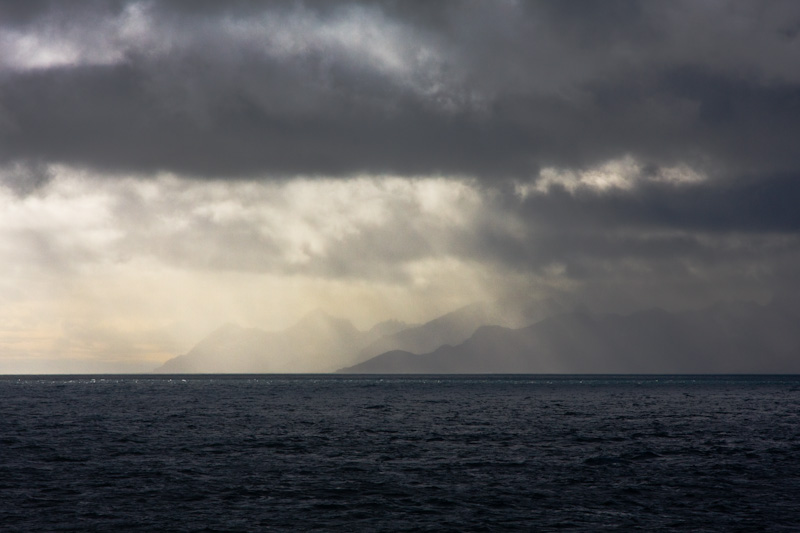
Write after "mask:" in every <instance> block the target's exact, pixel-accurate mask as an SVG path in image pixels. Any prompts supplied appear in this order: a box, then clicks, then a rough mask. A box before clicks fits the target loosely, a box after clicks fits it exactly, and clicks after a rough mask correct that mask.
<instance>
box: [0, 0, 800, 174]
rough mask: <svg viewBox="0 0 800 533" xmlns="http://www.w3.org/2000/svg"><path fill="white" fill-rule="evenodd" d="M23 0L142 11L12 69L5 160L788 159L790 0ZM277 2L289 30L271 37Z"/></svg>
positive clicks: (261, 163) (28, 28) (313, 169)
mask: <svg viewBox="0 0 800 533" xmlns="http://www.w3.org/2000/svg"><path fill="white" fill-rule="evenodd" d="M17 4H18V3H16V2H8V3H4V4H3V6H2V8H0V9H2V12H3V14H4V18H3V22H2V23H1V24H2V28H3V29H5V30H7V31H22V32H27V33H29V34H34V35H38V36H39V37H40V38H41V39H42V40H47V39H48V38H52V33H53V31H52V28H51V27H50V26H47V24H48V23H49V22H48V21H51V22H52V20H56V21H58V24H60V26H58V25H57V26H56V27H57V28H58V27H63V26H64V24H67V26H69V24H71V25H72V26H70V27H72V28H73V29H74V28H78V29H81V28H83V29H85V30H86V33H91V32H92V31H93V26H92V24H93V23H94V22H96V21H97V20H98V19H104V18H105V19H109V20H111V19H113V18H114V17H115V16H116V17H117V19H119V18H120V17H122V18H123V19H124V16H125V14H126V13H127V14H128V15H130V13H132V12H135V9H134V8H136V7H137V6H138V7H140V8H141V9H140V11H141V12H143V13H145V14H146V29H145V30H141V29H140V31H139V33H132V34H130V35H129V36H127V37H125V35H123V34H124V32H118V33H121V35H122V36H120V35H116V36H115V35H113V32H111V34H110V35H109V36H108V42H107V46H109V47H110V48H112V49H115V50H117V51H118V52H119V54H118V55H119V57H118V58H117V59H106V60H104V61H95V62H94V63H92V62H91V61H87V62H82V61H81V59H80V57H78V58H77V59H76V60H75V61H72V62H69V61H64V62H62V63H60V64H57V65H53V66H49V67H40V68H33V69H20V68H6V69H5V70H4V71H3V72H2V74H0V117H2V120H0V140H2V147H1V148H0V157H2V158H3V159H4V160H6V161H9V160H15V159H20V158H27V159H30V158H37V159H41V160H44V161H56V162H68V163H72V164H75V165H79V166H86V167H96V168H103V169H111V170H120V171H126V170H136V171H152V170H155V169H163V170H169V171H175V172H179V173H189V174H194V175H205V176H222V177H225V176H229V175H252V174H265V175H272V176H278V175H281V176H291V175H296V174H320V175H349V174H352V173H357V172H372V173H387V172H393V173H401V174H430V173H454V174H462V175H463V174H466V175H474V176H480V177H483V178H497V177H508V176H516V177H530V176H535V175H536V173H537V172H538V170H539V168H540V167H541V166H543V165H558V166H565V167H580V166H585V165H590V164H593V163H597V162H599V161H603V160H607V159H611V158H615V157H620V156H622V155H625V154H629V155H632V156H634V157H637V158H638V159H641V160H642V161H644V162H646V163H651V162H652V163H653V164H666V163H670V162H672V163H674V162H676V161H689V162H705V163H706V164H711V166H712V167H713V168H714V169H717V170H718V171H720V172H722V173H726V172H728V171H731V170H733V169H735V170H736V171H741V170H743V169H744V170H748V171H751V172H753V173H758V172H767V173H775V172H789V171H793V170H795V169H797V168H798V167H800V156H798V155H797V154H798V151H797V150H796V149H794V145H793V139H794V138H796V137H797V136H798V134H800V90H799V89H798V87H800V85H798V84H799V83H800V75H798V74H797V72H796V68H795V67H794V66H793V65H794V61H793V60H792V59H791V58H796V57H797V53H798V51H799V50H800V48H798V47H799V46H800V45H799V44H798V43H799V42H800V41H798V38H797V27H798V22H799V21H800V8H799V7H797V5H796V4H794V3H780V2H770V3H768V4H764V5H762V4H760V3H756V2H730V3H725V2H722V3H714V4H710V3H697V2H689V3H670V4H668V5H654V4H648V3H639V2H608V3H607V2H603V3H602V4H598V3H593V2H588V3H583V2H577V3H572V2H568V3H564V2H545V3H540V2H521V3H517V2H491V3H488V2H445V3H438V2H437V3H430V2H423V3H413V2H412V3H406V2H381V3H372V2H370V3H358V2H355V3H344V4H343V3H337V4H336V5H331V4H330V3H327V2H304V3H299V2H298V3H294V4H290V3H283V2H282V3H257V2H233V3H219V2H209V3H203V2H200V3H198V2H156V3H146V4H136V3H132V2H128V3H126V2H120V3H115V4H109V5H107V6H106V7H103V8H98V7H97V5H98V4H95V3H91V2H89V3H69V6H75V7H69V8H67V7H65V4H64V3H51V2H41V3H38V2H37V3H32V4H28V3H24V4H25V5H26V7H25V8H19V7H15V6H16V5H17ZM76 4H77V5H76ZM70 14H72V18H71V19H70V18H69V15H70ZM129 18H130V17H129ZM117 19H114V20H117ZM65 20H66V21H67V22H64V21H65ZM270 20H272V21H273V22H274V21H275V20H277V21H279V23H281V24H283V25H285V26H288V27H289V29H288V30H287V32H288V33H287V35H288V37H287V35H284V41H285V39H289V40H290V41H291V42H289V43H288V44H287V43H286V42H283V41H281V42H279V43H278V44H275V42H273V41H270V39H271V38H272V36H273V35H274V28H273V27H271V26H268V25H269V24H270ZM259 21H262V22H264V24H267V26H266V27H260V26H258V24H256V25H255V26H253V27H251V28H250V30H247V31H245V30H242V28H243V27H245V26H247V24H253V23H258V22H259ZM348 21H350V22H351V23H352V24H354V26H352V27H343V26H342V25H343V24H345V23H347V22H348ZM291 24H295V25H296V27H291ZM337 25H338V26H337ZM100 26H101V27H102V24H101V25H100ZM113 27H114V28H117V26H113ZM359 27H360V28H361V29H364V28H366V29H368V30H370V31H372V33H368V34H364V35H361V36H359V37H357V38H353V32H354V31H356V29H357V28H359ZM48 28H49V33H48V31H45V30H48ZM253 28H255V29H253ZM259 28H261V31H260V32H259ZM701 29H704V30H705V31H702V32H701V31H699V30H701ZM109 31H110V30H109ZM248 31H249V33H248ZM37 32H38V33H37ZM254 32H255V33H254ZM292 32H294V33H292ZM337 32H338V33H337ZM56 33H57V31H56ZM332 34H333V35H334V37H331V35H332ZM69 35H70V37H69V38H70V39H73V40H78V41H80V39H81V38H82V37H81V36H80V32H72V33H70V34H69ZM76 35H77V36H76ZM256 37H257V38H259V39H263V42H262V41H258V40H257V39H256V40H254V39H255V38H256ZM96 39H98V40H102V39H101V38H100V37H96ZM275 39H277V37H276V38H275ZM348 39H355V40H353V41H352V42H351V41H348ZM381 47H383V48H386V50H387V52H386V53H385V54H383V55H381V54H379V53H377V52H376V54H377V55H374V56H372V57H371V58H367V59H369V60H367V59H365V57H367V56H368V55H369V53H370V52H371V51H372V52H374V51H375V50H378V51H380V50H382V48H381ZM87 53H88V52H87ZM78 56H80V54H78ZM426 58H427V59H426ZM392 61H394V62H395V63H396V64H390V63H392Z"/></svg>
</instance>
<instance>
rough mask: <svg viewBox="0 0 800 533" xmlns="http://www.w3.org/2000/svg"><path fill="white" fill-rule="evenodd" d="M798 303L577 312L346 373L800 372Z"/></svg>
mask: <svg viewBox="0 0 800 533" xmlns="http://www.w3.org/2000/svg"><path fill="white" fill-rule="evenodd" d="M798 309H800V307H799V306H797V305H796V303H795V302H791V301H780V300H776V301H773V302H771V303H770V304H767V305H764V306H762V305H758V304H754V303H744V302H733V303H726V304H716V305H714V306H711V307H707V308H704V309H700V310H696V311H686V312H681V313H670V312H667V311H664V310H662V309H649V310H645V311H640V312H636V313H632V314H630V315H618V314H596V313H590V312H588V311H573V312H569V313H563V314H559V315H556V316H552V317H550V318H547V319H545V320H542V321H540V322H537V323H536V324H533V325H531V326H528V327H524V328H517V329H512V328H504V327H500V326H484V327H481V328H478V330H477V331H475V333H474V334H473V335H472V336H471V337H470V338H469V339H467V340H466V341H465V342H463V343H460V344H457V345H444V346H441V347H439V348H437V349H436V350H433V351H431V352H429V353H423V354H414V353H411V352H408V351H401V350H395V351H391V352H387V353H384V354H381V355H379V356H377V357H374V358H372V359H370V360H368V361H365V362H363V363H360V364H357V365H354V366H351V367H348V368H344V369H342V370H341V372H347V373H376V374H383V373H398V372H400V373H426V374H439V373H442V374H449V373H579V374H583V373H587V374H590V373H609V374H613V373H785V372H792V373H795V372H800V312H798Z"/></svg>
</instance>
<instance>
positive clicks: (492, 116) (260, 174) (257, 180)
mask: <svg viewBox="0 0 800 533" xmlns="http://www.w3.org/2000/svg"><path fill="white" fill-rule="evenodd" d="M799 60H800V3H798V2H796V1H793V0H789V1H785V2H781V1H764V0H753V1H722V0H714V1H710V0H709V1H702V0H690V1H685V2H683V1H670V2H649V1H648V2H631V1H613V0H610V1H603V2H594V1H587V2H582V1H570V2H561V1H558V2H557V1H552V2H521V1H519V2H518V1H503V0H495V1H485V0H481V1H477V0H476V1H441V2H429V1H419V2H414V1H399V0H398V1H389V0H387V1H384V2H376V1H370V2H366V1H365V2H327V1H319V2H315V1H305V2H291V1H285V2H245V1H242V2H237V1H227V2H217V1H209V2H202V1H192V2H189V1H181V2H178V1H176V2H158V1H118V2H113V1H96V2H93V1H69V2H63V1H49V2H48V1H33V0H27V1H25V2H18V1H13V0H8V1H0V372H16V371H20V372H28V371H49V372H60V371H69V370H73V371H83V370H95V371H125V370H148V369H150V368H152V367H154V366H157V364H159V363H160V362H162V361H164V360H165V359H167V358H169V357H171V356H172V355H175V354H179V353H183V352H185V351H187V350H188V348H189V347H191V345H192V344H194V343H195V342H196V341H197V340H199V339H200V338H201V337H202V336H204V335H205V334H206V333H208V332H209V331H211V330H212V329H214V328H216V327H217V326H218V325H219V324H220V323H222V322H226V321H231V322H237V323H239V324H241V325H244V326H256V327H261V328H264V329H279V328H282V327H285V326H288V325H290V324H291V323H292V322H294V321H295V320H297V319H298V318H300V317H301V316H302V315H303V314H305V313H306V312H309V311H311V310H314V309H317V308H321V309H324V310H326V311H328V312H329V313H331V314H333V315H336V316H341V317H343V318H348V319H351V320H353V321H354V323H355V324H356V325H357V326H358V327H360V328H367V327H369V326H371V325H372V324H373V323H375V322H376V321H378V320H383V319H387V318H399V319H401V320H405V321H409V322H415V321H423V320H427V319H430V318H433V317H435V316H436V315H438V314H441V313H444V312H446V311H449V310H452V309H454V308H456V307H458V306H460V305H464V304H468V303H470V302H473V301H477V300H486V299H493V298H500V297H508V296H509V295H517V296H518V297H526V298H527V297H530V298H543V297H547V296H553V295H555V296H561V297H563V296H565V295H566V296H569V297H570V298H573V299H575V301H583V302H586V303H587V305H589V306H590V308H592V309H596V310H598V311H603V310H614V311H626V310H633V309H637V308H641V307H650V306H656V305H657V306H663V307H666V308H668V309H683V308H688V307H693V306H697V305H702V304H705V303H710V302H713V301H715V300H731V299H738V298H742V299H750V300H758V301H762V302H763V301H766V300H768V299H769V298H770V297H772V295H775V294H785V293H786V292H796V291H797V290H798V288H799V287H798V285H800V283H798V279H800V276H798V275H797V272H798V271H800V246H799V244H800V243H799V242H798V240H800V239H799V237H798V236H799V235H800V232H798V230H800V209H799V208H798V206H800V149H798V140H800V68H798V65H799V64H800V63H799V62H798V61H799Z"/></svg>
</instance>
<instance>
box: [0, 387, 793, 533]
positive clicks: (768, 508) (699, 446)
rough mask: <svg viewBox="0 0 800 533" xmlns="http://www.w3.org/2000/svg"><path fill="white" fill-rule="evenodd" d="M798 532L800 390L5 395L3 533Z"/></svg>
mask: <svg viewBox="0 0 800 533" xmlns="http://www.w3.org/2000/svg"><path fill="white" fill-rule="evenodd" d="M637 529H639V530H647V531H680V530H684V531H725V532H729V531H798V530H800V376H649V375H648V376H529V375H519V376H516V375H515V376H510V375H501V376H475V375H461V376H396V375H391V376H390V375H386V376H347V375H315V376H310V375H302V376H301V375H297V376H286V375H191V376H190V375H183V376H162V375H158V376H154V375H140V376H129V375H125V376H120V375H117V376H110V375H109V376H2V377H0V530H2V531H5V532H10V531H20V532H23V531H24V532H29V531H270V530H273V531H630V530H637Z"/></svg>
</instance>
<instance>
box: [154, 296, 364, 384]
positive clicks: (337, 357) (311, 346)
mask: <svg viewBox="0 0 800 533" xmlns="http://www.w3.org/2000/svg"><path fill="white" fill-rule="evenodd" d="M378 332H379V330H378V331H376V332H361V331H358V330H357V329H356V328H355V327H353V325H352V324H351V323H350V322H349V321H347V320H343V319H339V318H334V317H332V316H329V315H327V314H325V313H323V312H320V311H315V312H313V313H311V314H309V315H307V316H306V317H305V318H303V319H302V320H300V321H299V322H298V323H297V324H295V325H293V326H291V327H289V328H287V329H285V330H283V331H279V332H267V331H263V330H260V329H257V328H242V327H239V326H236V325H233V324H226V325H224V326H222V327H220V328H219V329H217V330H216V331H214V332H213V333H211V334H210V335H209V336H208V337H206V338H205V339H203V340H202V341H200V342H199V343H198V344H197V345H196V346H195V347H194V348H192V349H191V350H190V351H189V352H188V353H186V354H184V355H181V356H178V357H175V358H173V359H170V360H169V361H167V362H166V363H164V364H163V365H162V366H161V367H159V368H158V369H156V372H165V373H195V372H202V373H251V372H252V373H270V372H327V371H330V370H334V369H336V368H337V367H338V366H341V365H342V362H343V361H350V362H353V363H355V362H357V361H358V360H357V359H356V358H355V357H354V355H355V354H357V353H358V351H359V349H360V348H361V347H362V346H363V345H364V343H365V342H368V341H369V340H371V339H373V338H374V336H375V335H376V334H378ZM345 364H346V363H345Z"/></svg>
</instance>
